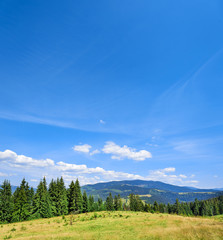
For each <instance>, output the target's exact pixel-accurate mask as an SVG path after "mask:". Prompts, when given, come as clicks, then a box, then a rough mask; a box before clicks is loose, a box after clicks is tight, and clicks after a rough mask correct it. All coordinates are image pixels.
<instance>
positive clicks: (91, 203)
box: [88, 195, 95, 212]
mask: <svg viewBox="0 0 223 240" xmlns="http://www.w3.org/2000/svg"><path fill="white" fill-rule="evenodd" d="M88 206H89V212H93V211H94V210H95V209H94V197H93V196H91V195H90V196H89V199H88Z"/></svg>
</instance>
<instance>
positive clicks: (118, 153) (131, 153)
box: [102, 142, 152, 161]
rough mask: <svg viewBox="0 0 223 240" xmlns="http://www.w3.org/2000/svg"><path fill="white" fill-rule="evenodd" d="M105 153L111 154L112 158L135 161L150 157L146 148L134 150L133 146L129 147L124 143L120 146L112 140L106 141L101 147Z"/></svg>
mask: <svg viewBox="0 0 223 240" xmlns="http://www.w3.org/2000/svg"><path fill="white" fill-rule="evenodd" d="M102 151H103V152H104V153H106V154H112V157H111V158H112V159H119V160H121V159H124V158H128V159H133V160H135V161H144V160H145V159H146V158H151V157H152V154H151V153H150V152H148V151H146V150H140V151H138V152H137V151H136V149H134V148H130V147H128V146H126V145H124V146H123V147H120V146H119V145H117V144H115V143H114V142H107V143H106V144H105V146H104V148H103V149H102Z"/></svg>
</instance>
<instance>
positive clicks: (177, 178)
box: [147, 167, 198, 186]
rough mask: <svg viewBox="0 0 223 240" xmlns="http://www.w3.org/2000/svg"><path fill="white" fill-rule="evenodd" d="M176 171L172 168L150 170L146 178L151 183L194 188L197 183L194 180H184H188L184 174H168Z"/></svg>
mask: <svg viewBox="0 0 223 240" xmlns="http://www.w3.org/2000/svg"><path fill="white" fill-rule="evenodd" d="M175 171H176V169H175V168H174V167H168V168H164V169H158V170H152V171H150V173H149V176H148V177H147V180H153V181H161V182H165V183H170V184H176V185H180V186H195V185H196V184H197V183H198V181H196V180H186V181H185V179H186V178H188V177H187V176H186V175H184V174H179V175H176V174H169V173H171V172H175Z"/></svg>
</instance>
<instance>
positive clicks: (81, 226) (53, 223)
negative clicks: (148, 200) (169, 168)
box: [0, 212, 223, 240]
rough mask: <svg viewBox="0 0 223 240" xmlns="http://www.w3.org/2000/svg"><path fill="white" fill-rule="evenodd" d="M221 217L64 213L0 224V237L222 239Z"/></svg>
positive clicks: (129, 213)
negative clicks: (62, 214) (56, 215)
mask: <svg viewBox="0 0 223 240" xmlns="http://www.w3.org/2000/svg"><path fill="white" fill-rule="evenodd" d="M222 219H223V216H222V215H221V216H215V217H211V218H210V217H209V218H203V217H182V216H177V215H168V214H151V213H141V212H136V213H135V212H98V213H85V214H80V215H74V216H73V219H71V216H65V217H57V218H51V219H39V220H32V221H27V222H22V223H13V224H5V225H1V226H3V227H1V228H0V239H27V240H29V239H36V240H37V239H45V240H46V239H47V240H48V239H64V240H65V239H72V240H73V239H78V240H79V239H84V240H87V239H109V240H111V239H112V240H113V239H124V240H125V239H126V240H127V239H128V240H129V239H134V240H135V239H142V240H144V239H167V240H175V239H182V240H184V239H185V240H186V239H187V240H193V239H202V240H206V239H207V240H210V239H223V221H222ZM71 222H72V225H71ZM12 229H13V230H12Z"/></svg>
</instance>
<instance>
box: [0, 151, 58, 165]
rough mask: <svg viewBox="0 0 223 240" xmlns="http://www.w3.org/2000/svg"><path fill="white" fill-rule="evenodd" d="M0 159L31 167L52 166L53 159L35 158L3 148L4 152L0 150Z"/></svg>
mask: <svg viewBox="0 0 223 240" xmlns="http://www.w3.org/2000/svg"><path fill="white" fill-rule="evenodd" d="M0 161H1V162H8V163H9V164H10V165H11V166H15V167H20V166H33V167H48V166H54V161H53V160H51V159H49V158H47V159H41V160H36V159H33V158H31V157H26V156H24V155H17V154H16V153H15V152H13V151H11V150H5V151H4V152H1V151H0Z"/></svg>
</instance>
